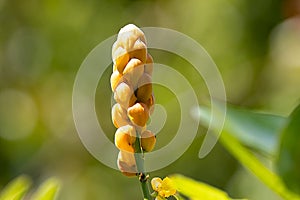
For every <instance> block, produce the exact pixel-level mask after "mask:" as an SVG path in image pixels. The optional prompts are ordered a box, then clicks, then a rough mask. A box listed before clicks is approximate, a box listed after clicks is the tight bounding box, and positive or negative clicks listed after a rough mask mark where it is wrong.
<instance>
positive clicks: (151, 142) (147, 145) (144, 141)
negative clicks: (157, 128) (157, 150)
mask: <svg viewBox="0 0 300 200" xmlns="http://www.w3.org/2000/svg"><path fill="white" fill-rule="evenodd" d="M155 143H156V138H155V135H154V134H153V133H152V132H151V131H149V130H146V131H144V132H143V133H142V135H141V146H142V148H143V150H144V151H146V152H150V151H152V150H153V149H154V146H155Z"/></svg>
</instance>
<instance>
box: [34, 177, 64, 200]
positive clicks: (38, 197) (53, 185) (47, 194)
mask: <svg viewBox="0 0 300 200" xmlns="http://www.w3.org/2000/svg"><path fill="white" fill-rule="evenodd" d="M59 188H60V182H59V180H58V179H56V178H50V179H47V180H46V181H45V182H44V183H43V184H42V185H41V186H40V187H39V188H38V190H37V191H36V192H35V193H34V194H33V196H32V198H31V199H32V200H53V199H56V195H57V193H58V191H59Z"/></svg>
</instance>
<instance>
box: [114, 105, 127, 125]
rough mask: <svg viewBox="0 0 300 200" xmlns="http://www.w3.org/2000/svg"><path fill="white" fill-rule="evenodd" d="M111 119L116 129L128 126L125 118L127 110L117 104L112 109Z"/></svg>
mask: <svg viewBox="0 0 300 200" xmlns="http://www.w3.org/2000/svg"><path fill="white" fill-rule="evenodd" d="M111 117H112V121H113V124H114V125H115V127H116V128H120V127H121V126H126V125H128V124H130V120H129V118H128V116H127V110H126V109H124V108H123V107H122V106H121V105H120V104H119V103H116V104H115V105H114V106H113V107H112V110H111Z"/></svg>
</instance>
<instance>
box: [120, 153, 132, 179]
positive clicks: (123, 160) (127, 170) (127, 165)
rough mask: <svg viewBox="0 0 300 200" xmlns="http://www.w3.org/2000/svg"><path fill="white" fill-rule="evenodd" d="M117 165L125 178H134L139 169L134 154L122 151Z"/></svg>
mask: <svg viewBox="0 0 300 200" xmlns="http://www.w3.org/2000/svg"><path fill="white" fill-rule="evenodd" d="M117 165H118V168H119V169H120V171H121V172H122V173H123V174H124V175H125V176H129V177H132V176H135V175H136V173H137V167H136V162H135V158H134V154H133V153H129V152H126V151H120V152H119V154H118V160H117Z"/></svg>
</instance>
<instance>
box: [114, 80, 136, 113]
mask: <svg viewBox="0 0 300 200" xmlns="http://www.w3.org/2000/svg"><path fill="white" fill-rule="evenodd" d="M133 96H134V93H133V89H132V87H131V86H130V85H129V84H128V83H126V82H121V83H120V84H119V85H118V86H117V87H116V90H115V93H114V99H115V100H116V102H118V103H119V104H120V105H121V106H122V107H123V108H126V109H127V108H128V107H129V106H132V105H133V104H134V102H135V100H136V97H133Z"/></svg>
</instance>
